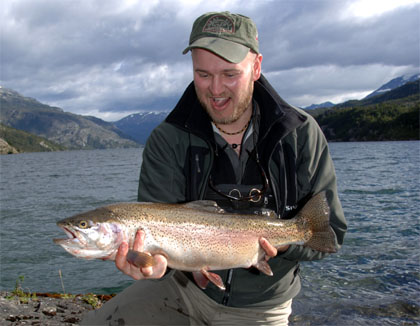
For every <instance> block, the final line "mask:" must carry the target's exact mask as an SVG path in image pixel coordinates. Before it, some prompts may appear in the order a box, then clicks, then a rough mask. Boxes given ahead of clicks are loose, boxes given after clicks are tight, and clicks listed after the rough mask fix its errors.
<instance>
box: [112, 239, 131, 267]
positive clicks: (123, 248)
mask: <svg viewBox="0 0 420 326" xmlns="http://www.w3.org/2000/svg"><path fill="white" fill-rule="evenodd" d="M127 252H128V244H127V243H126V242H123V243H121V245H120V246H119V248H118V251H117V255H116V256H115V265H116V266H117V268H118V269H119V270H120V271H123V270H124V267H125V266H126V264H127V261H126V256H127Z"/></svg>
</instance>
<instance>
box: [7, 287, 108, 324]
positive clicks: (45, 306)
mask: <svg viewBox="0 0 420 326" xmlns="http://www.w3.org/2000/svg"><path fill="white" fill-rule="evenodd" d="M111 298H112V295H94V294H79V295H68V294H65V295H63V294H56V293H31V294H29V293H26V294H22V293H20V294H19V295H16V294H15V293H13V292H0V325H13V326H14V325H40V326H56V325H78V324H79V323H80V321H81V318H82V315H83V314H84V313H85V312H87V311H89V310H93V309H96V308H99V307H100V306H101V305H102V304H103V303H105V302H106V301H108V300H109V299H111Z"/></svg>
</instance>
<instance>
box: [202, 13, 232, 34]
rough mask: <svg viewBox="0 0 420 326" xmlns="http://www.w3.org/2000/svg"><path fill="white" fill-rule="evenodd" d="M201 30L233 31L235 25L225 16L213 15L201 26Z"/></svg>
mask: <svg viewBox="0 0 420 326" xmlns="http://www.w3.org/2000/svg"><path fill="white" fill-rule="evenodd" d="M203 32H207V33H215V34H220V33H229V34H233V33H235V26H234V24H233V21H232V20H231V19H229V18H228V17H226V16H221V15H217V16H213V17H210V19H209V20H208V21H207V23H206V24H205V25H204V27H203Z"/></svg>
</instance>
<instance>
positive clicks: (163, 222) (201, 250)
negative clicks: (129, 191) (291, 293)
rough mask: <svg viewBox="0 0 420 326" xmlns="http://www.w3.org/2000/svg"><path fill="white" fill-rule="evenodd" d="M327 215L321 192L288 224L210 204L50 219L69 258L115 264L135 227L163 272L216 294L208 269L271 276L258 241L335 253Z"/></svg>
mask: <svg viewBox="0 0 420 326" xmlns="http://www.w3.org/2000/svg"><path fill="white" fill-rule="evenodd" d="M273 214H274V213H273ZM329 214H330V209H329V206H328V203H327V200H326V198H325V193H324V192H321V193H319V194H317V195H316V196H314V197H312V198H311V199H310V200H309V201H308V202H307V203H306V205H305V206H304V207H303V208H302V209H301V210H300V211H299V212H298V213H297V215H296V216H295V217H294V218H292V219H290V220H281V219H278V218H276V217H277V216H275V217H274V218H273V217H267V216H261V215H244V214H229V213H226V212H225V211H224V210H223V209H222V208H220V207H219V206H218V205H217V204H216V203H215V202H213V201H195V202H190V203H187V204H160V203H119V204H113V205H109V206H105V207H100V208H97V209H95V210H92V211H89V212H86V213H82V214H78V215H75V216H72V217H69V218H66V219H63V220H61V221H59V222H57V225H58V226H59V227H61V228H62V229H63V230H64V231H65V232H66V234H67V236H68V238H67V239H54V242H55V243H56V244H59V245H61V246H62V247H63V248H64V249H65V250H66V251H68V252H69V253H70V254H72V255H74V256H76V257H80V258H85V259H93V258H101V259H110V260H114V259H115V255H116V253H117V250H118V247H119V245H120V244H121V243H122V242H123V241H125V242H127V243H128V244H129V246H130V247H132V245H133V242H134V238H135V235H136V232H137V230H138V229H142V230H143V231H144V232H145V240H144V251H145V252H148V253H150V254H152V255H154V254H161V255H163V256H165V257H166V258H167V261H168V266H169V267H170V268H173V269H177V270H182V271H191V272H195V273H194V275H195V278H196V280H201V281H200V282H199V285H200V284H201V285H202V287H205V285H206V283H207V282H208V281H211V282H213V283H214V284H216V285H217V286H218V287H220V288H221V289H223V288H224V287H223V282H222V280H221V278H220V277H219V276H218V275H217V274H215V273H211V272H209V271H211V270H221V269H230V268H239V267H244V268H248V267H251V266H254V267H256V268H257V269H258V270H260V271H261V272H263V273H265V274H267V275H272V271H271V268H270V266H269V265H268V263H267V262H266V260H265V252H264V250H263V249H262V248H261V247H260V244H259V239H260V238H261V237H264V238H266V239H267V240H268V241H269V242H270V243H271V244H272V245H273V246H275V247H279V246H284V245H287V244H299V245H303V246H307V247H310V248H312V249H314V250H317V251H322V252H335V251H336V236H335V233H334V231H333V230H332V228H331V226H330V224H329ZM274 215H275V214H274ZM136 253H137V252H136ZM129 257H130V261H132V262H133V263H135V261H138V263H136V264H137V265H140V266H146V265H149V266H150V264H153V259H152V257H151V256H150V255H146V254H142V253H137V254H134V253H133V252H130V255H129ZM203 280H205V282H203Z"/></svg>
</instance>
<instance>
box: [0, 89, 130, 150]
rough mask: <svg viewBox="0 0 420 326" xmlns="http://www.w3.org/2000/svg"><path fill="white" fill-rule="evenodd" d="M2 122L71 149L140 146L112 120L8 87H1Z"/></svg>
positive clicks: (0, 114)
mask: <svg viewBox="0 0 420 326" xmlns="http://www.w3.org/2000/svg"><path fill="white" fill-rule="evenodd" d="M0 107H1V111H0V122H1V123H2V124H4V125H6V126H9V127H13V128H15V129H19V130H23V131H26V132H29V133H31V134H34V135H37V136H40V137H44V138H46V139H48V140H50V141H52V142H54V143H57V144H59V145H62V146H64V147H66V148H67V149H103V148H116V147H136V146H138V144H137V143H136V142H134V141H133V140H132V139H130V138H129V136H126V135H124V134H123V133H122V132H121V130H119V129H118V128H116V127H115V126H114V125H113V124H112V123H109V122H105V121H103V120H101V119H98V118H95V117H86V116H82V115H77V114H73V113H68V112H64V111H63V110H62V109H60V108H57V107H52V106H49V105H46V104H42V103H40V102H38V101H37V100H35V99H33V98H30V97H24V96H22V95H20V94H19V93H17V92H16V91H13V90H11V89H7V88H0Z"/></svg>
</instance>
